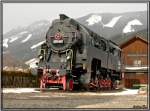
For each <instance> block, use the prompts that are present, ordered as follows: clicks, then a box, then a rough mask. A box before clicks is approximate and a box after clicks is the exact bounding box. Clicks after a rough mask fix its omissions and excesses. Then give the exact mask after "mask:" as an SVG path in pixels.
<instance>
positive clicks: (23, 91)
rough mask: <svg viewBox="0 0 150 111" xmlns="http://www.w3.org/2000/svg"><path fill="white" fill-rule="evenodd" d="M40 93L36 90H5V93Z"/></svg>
mask: <svg viewBox="0 0 150 111" xmlns="http://www.w3.org/2000/svg"><path fill="white" fill-rule="evenodd" d="M32 92H40V91H36V90H35V89H34V88H3V93H32Z"/></svg>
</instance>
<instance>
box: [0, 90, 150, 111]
mask: <svg viewBox="0 0 150 111" xmlns="http://www.w3.org/2000/svg"><path fill="white" fill-rule="evenodd" d="M103 93H111V92H61V91H44V92H32V93H3V96H2V97H3V101H2V102H3V104H2V105H3V108H4V109H5V108H133V107H134V106H135V107H136V108H143V107H145V106H147V95H138V94H132V95H130V94H129V95H102V94H103ZM143 105H144V106H143Z"/></svg>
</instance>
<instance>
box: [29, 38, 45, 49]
mask: <svg viewBox="0 0 150 111" xmlns="http://www.w3.org/2000/svg"><path fill="white" fill-rule="evenodd" d="M44 42H45V40H44V41H42V42H39V43H37V44H35V45H32V46H31V47H30V48H31V49H34V48H36V47H39V46H41V45H42V44H43V43H44Z"/></svg>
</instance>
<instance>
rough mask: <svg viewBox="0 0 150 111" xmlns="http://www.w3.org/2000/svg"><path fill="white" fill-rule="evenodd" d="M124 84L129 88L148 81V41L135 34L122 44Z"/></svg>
mask: <svg viewBox="0 0 150 111" xmlns="http://www.w3.org/2000/svg"><path fill="white" fill-rule="evenodd" d="M120 48H121V49H122V53H121V60H122V71H123V84H124V86H125V87H127V88H131V87H135V86H138V85H143V84H147V83H148V41H147V40H146V39H144V37H141V36H138V35H135V36H132V37H130V39H128V40H127V41H125V42H124V43H122V44H121V45H120Z"/></svg>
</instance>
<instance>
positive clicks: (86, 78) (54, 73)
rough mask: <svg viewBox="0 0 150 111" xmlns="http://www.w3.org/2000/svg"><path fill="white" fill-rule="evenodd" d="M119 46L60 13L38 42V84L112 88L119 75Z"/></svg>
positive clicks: (71, 88)
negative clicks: (39, 44) (42, 39)
mask: <svg viewBox="0 0 150 111" xmlns="http://www.w3.org/2000/svg"><path fill="white" fill-rule="evenodd" d="M120 51H121V50H120V48H119V47H118V46H117V45H116V44H115V43H113V42H112V41H110V40H106V39H105V38H103V37H101V36H100V35H98V34H97V33H95V32H93V31H91V30H90V29H88V28H87V27H85V26H83V25H82V24H80V23H78V22H77V21H76V20H74V19H72V18H69V17H67V16H66V15H64V14H60V18H59V19H56V20H54V21H53V22H52V24H51V26H50V28H49V29H48V31H47V33H46V42H45V43H44V44H42V45H41V49H40V54H39V56H38V57H39V59H40V61H39V63H38V71H39V74H41V76H40V87H41V88H52V87H57V88H59V89H63V90H73V89H81V88H84V89H111V88H115V87H116V85H115V83H116V81H117V80H120V79H121V76H120Z"/></svg>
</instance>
